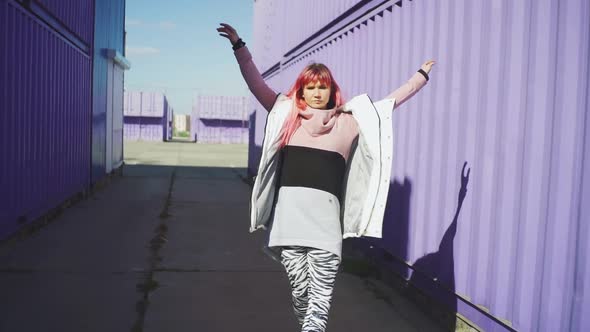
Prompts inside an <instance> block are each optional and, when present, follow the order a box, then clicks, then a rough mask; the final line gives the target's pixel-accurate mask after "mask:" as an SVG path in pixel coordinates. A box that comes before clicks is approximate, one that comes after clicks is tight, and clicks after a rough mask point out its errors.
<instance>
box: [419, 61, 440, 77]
mask: <svg viewBox="0 0 590 332" xmlns="http://www.w3.org/2000/svg"><path fill="white" fill-rule="evenodd" d="M435 63H436V62H435V61H434V60H428V61H426V62H424V64H423V65H422V67H420V69H422V70H424V71H425V72H426V74H428V73H430V70H431V69H432V65H434V64H435Z"/></svg>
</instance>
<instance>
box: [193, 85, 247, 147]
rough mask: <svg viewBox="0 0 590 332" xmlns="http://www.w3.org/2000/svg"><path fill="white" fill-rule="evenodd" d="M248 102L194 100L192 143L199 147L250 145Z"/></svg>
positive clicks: (215, 98) (225, 98)
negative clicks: (207, 144)
mask: <svg viewBox="0 0 590 332" xmlns="http://www.w3.org/2000/svg"><path fill="white" fill-rule="evenodd" d="M248 104H249V100H248V98H247V97H240V96H201V95H198V96H196V97H195V99H194V100H193V109H192V114H191V117H190V118H191V126H190V130H191V139H193V140H195V141H197V142H199V143H227V144H247V143H248V111H247V107H248Z"/></svg>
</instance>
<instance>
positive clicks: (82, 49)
mask: <svg viewBox="0 0 590 332" xmlns="http://www.w3.org/2000/svg"><path fill="white" fill-rule="evenodd" d="M93 3H94V2H93V1H91V0H88V1H79V2H78V3H77V6H73V7H72V8H69V7H68V8H62V9H60V10H59V12H58V13H57V14H59V15H57V16H60V15H66V16H68V17H70V19H69V20H67V21H66V22H63V21H49V23H48V21H45V20H44V19H43V18H47V17H49V16H52V15H55V14H56V13H54V12H51V11H50V10H45V9H43V8H41V7H40V6H39V5H38V3H36V2H32V3H31V4H30V6H32V7H30V6H27V5H24V4H22V3H20V2H16V1H0V50H1V51H0V69H1V72H0V82H1V83H0V86H2V89H0V94H1V96H0V100H1V103H2V105H1V106H0V110H1V111H0V129H1V131H0V132H1V133H2V134H0V135H1V136H2V137H1V138H0V151H1V153H2V158H1V159H0V194H1V195H0V196H1V198H0V205H1V206H0V239H3V238H5V237H7V236H9V235H10V234H12V233H14V232H15V231H17V230H18V229H19V228H21V227H22V226H24V225H26V224H28V223H30V222H31V221H33V220H34V219H35V218H38V217H39V216H40V215H42V214H43V213H45V212H47V211H48V210H49V209H51V208H53V207H55V206H56V205H58V204H60V203H61V202H63V201H64V200H65V199H67V198H68V197H70V196H71V195H73V194H75V193H77V192H79V191H82V190H83V189H84V188H86V187H87V186H88V185H89V183H90V135H91V128H90V123H91V99H90V98H91V83H92V81H91V77H92V76H91V75H92V67H91V64H92V60H91V59H92V54H91V53H90V49H91V40H92V29H91V27H92V25H93V17H92V12H91V11H89V10H87V8H88V7H90V8H91V7H92V6H93ZM76 8H84V10H79V11H78V10H77V9H76ZM50 9H53V8H52V7H50ZM69 10H72V11H74V12H75V13H78V12H80V13H82V14H83V16H80V17H78V16H76V15H73V12H69ZM38 15H39V16H38ZM66 28H67V29H70V28H71V29H72V30H73V31H78V32H80V34H81V35H76V34H72V33H63V31H64V30H65V29H66ZM89 31H90V32H89ZM40 55H42V56H40Z"/></svg>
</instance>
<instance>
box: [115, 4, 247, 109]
mask: <svg viewBox="0 0 590 332" xmlns="http://www.w3.org/2000/svg"><path fill="white" fill-rule="evenodd" d="M253 3H254V0H218V1H213V0H168V1H161V0H127V1H126V10H125V30H126V31H127V45H126V50H125V52H126V54H125V57H126V58H127V59H128V60H129V61H130V62H131V69H130V70H128V71H126V72H125V89H126V90H127V91H139V90H141V91H163V92H164V93H165V94H166V96H167V98H168V101H169V102H170V104H171V105H172V107H173V108H174V111H175V113H176V114H190V112H191V105H192V100H193V97H194V96H195V95H196V94H203V95H225V96H247V95H248V88H247V86H246V83H245V82H244V80H243V78H242V76H241V74H240V70H239V67H238V64H237V61H236V59H235V57H234V55H233V51H232V49H231V44H230V42H229V41H228V40H227V39H226V38H224V37H221V36H219V34H218V32H217V30H215V29H216V28H217V27H218V26H219V23H229V24H231V25H232V26H233V27H234V28H235V29H236V30H237V32H238V34H239V35H240V37H241V38H242V39H243V40H244V41H245V42H246V44H248V45H249V46H251V45H252V37H251V36H252V17H253Z"/></svg>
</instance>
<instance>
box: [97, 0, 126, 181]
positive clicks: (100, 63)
mask: <svg viewBox="0 0 590 332" xmlns="http://www.w3.org/2000/svg"><path fill="white" fill-rule="evenodd" d="M95 22H96V24H95V28H94V54H93V56H94V63H93V82H92V99H93V100H92V173H91V174H92V178H91V181H92V183H95V182H96V181H98V180H100V179H101V178H102V177H104V176H105V174H106V173H105V169H106V165H105V162H106V112H107V94H108V91H109V90H111V89H112V88H113V85H112V82H108V80H107V73H108V70H109V66H112V65H113V63H112V60H110V59H108V58H107V55H106V54H105V50H106V49H114V50H117V51H119V52H120V53H121V54H123V33H124V22H125V1H119V0H101V1H96V6H95ZM117 79H123V77H122V76H120V77H118V78H117ZM121 86H122V85H121Z"/></svg>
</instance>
